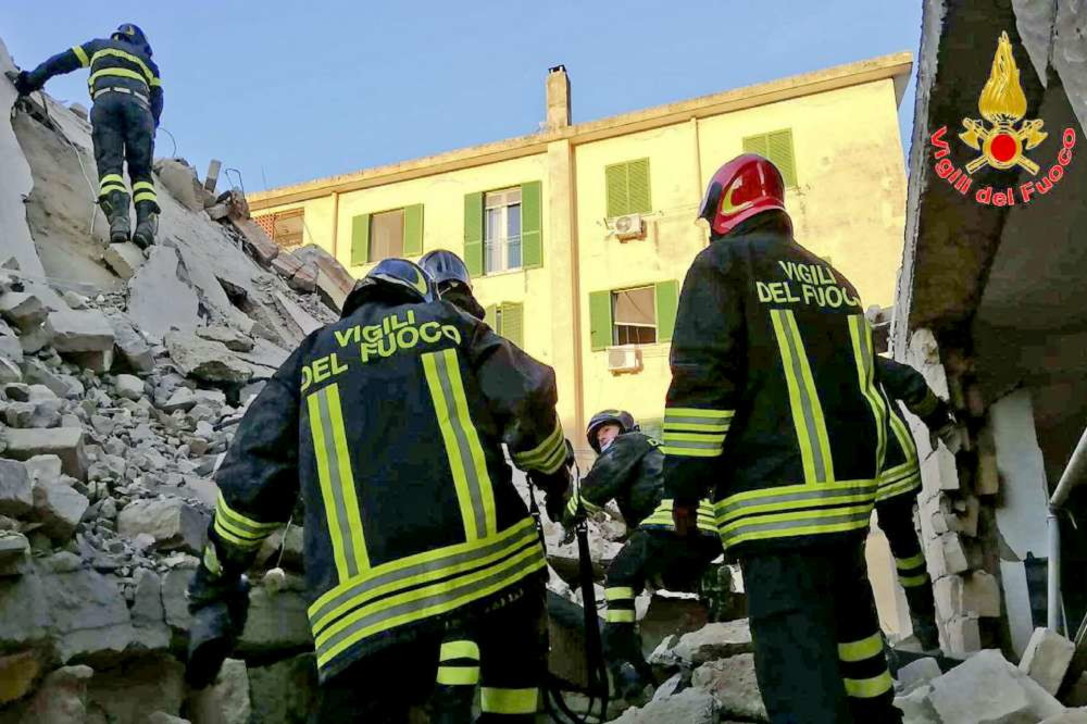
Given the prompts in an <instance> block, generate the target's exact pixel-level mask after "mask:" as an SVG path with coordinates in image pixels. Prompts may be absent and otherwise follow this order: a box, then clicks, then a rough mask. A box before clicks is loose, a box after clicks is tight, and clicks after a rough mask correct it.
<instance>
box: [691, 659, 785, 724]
mask: <svg viewBox="0 0 1087 724" xmlns="http://www.w3.org/2000/svg"><path fill="white" fill-rule="evenodd" d="M691 685H692V686H695V687H697V688H700V689H704V690H706V691H708V692H709V693H710V694H711V695H712V696H713V698H714V699H716V700H717V704H718V706H719V707H720V708H721V711H722V713H724V714H725V715H731V716H735V717H738V718H741V719H746V720H754V721H768V717H767V714H766V706H765V705H764V704H763V703H762V694H761V693H759V684H758V682H757V681H756V680H755V657H754V655H753V654H740V655H738V656H733V657H732V658H728V659H718V660H716V661H711V662H708V663H705V664H703V665H702V666H700V667H698V668H697V669H695V671H694V674H692V676H691Z"/></svg>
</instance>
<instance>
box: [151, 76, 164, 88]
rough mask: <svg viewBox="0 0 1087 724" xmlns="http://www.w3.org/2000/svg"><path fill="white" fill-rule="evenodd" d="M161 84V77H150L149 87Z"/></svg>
mask: <svg viewBox="0 0 1087 724" xmlns="http://www.w3.org/2000/svg"><path fill="white" fill-rule="evenodd" d="M161 86H162V78H159V77H158V76H155V77H154V78H152V79H151V87H152V88H156V87H161Z"/></svg>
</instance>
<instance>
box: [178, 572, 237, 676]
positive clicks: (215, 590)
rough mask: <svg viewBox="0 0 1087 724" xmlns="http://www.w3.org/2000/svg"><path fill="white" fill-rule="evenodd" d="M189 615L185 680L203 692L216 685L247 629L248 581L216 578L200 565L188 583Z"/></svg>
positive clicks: (234, 578)
mask: <svg viewBox="0 0 1087 724" xmlns="http://www.w3.org/2000/svg"><path fill="white" fill-rule="evenodd" d="M189 613H190V614H192V626H191V627H190V629H189V649H188V656H187V658H186V663H185V681H186V682H187V683H188V684H189V686H191V687H192V688H194V689H203V688H205V687H207V686H210V685H211V684H212V683H214V682H215V679H216V677H217V676H218V675H219V669H220V668H222V665H223V661H224V660H226V657H227V656H229V655H230V653H231V652H232V651H233V650H234V645H235V644H236V643H237V641H238V637H239V636H240V635H241V632H242V630H243V629H244V628H245V621H246V619H247V618H248V616H249V581H248V580H247V579H246V577H245V576H236V577H226V576H215V575H214V574H212V573H211V572H210V571H208V569H207V568H205V567H204V566H203V565H201V566H200V568H199V569H197V571H196V575H195V576H194V577H193V580H192V583H191V584H189Z"/></svg>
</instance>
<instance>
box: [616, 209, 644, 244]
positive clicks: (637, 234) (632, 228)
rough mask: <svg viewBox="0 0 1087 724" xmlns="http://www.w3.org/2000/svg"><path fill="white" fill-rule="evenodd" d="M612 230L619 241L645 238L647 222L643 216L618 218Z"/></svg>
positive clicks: (628, 215)
mask: <svg viewBox="0 0 1087 724" xmlns="http://www.w3.org/2000/svg"><path fill="white" fill-rule="evenodd" d="M611 229H612V231H613V232H614V233H615V238H617V239H618V240H619V241H627V240H629V239H642V238H645V221H644V220H643V219H642V215H641V214H627V215H625V216H617V217H615V221H614V222H612V225H611Z"/></svg>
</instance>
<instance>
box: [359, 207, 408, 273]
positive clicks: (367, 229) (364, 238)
mask: <svg viewBox="0 0 1087 724" xmlns="http://www.w3.org/2000/svg"><path fill="white" fill-rule="evenodd" d="M422 253H423V205H422V204H415V205H413V206H405V207H404V208H402V209H394V210H392V211H382V212H379V213H376V214H359V215H358V216H355V217H354V218H353V219H351V265H352V266H357V265H359V264H368V263H370V262H375V261H381V260H382V259H388V258H390V257H407V256H417V255H419V254H422Z"/></svg>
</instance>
